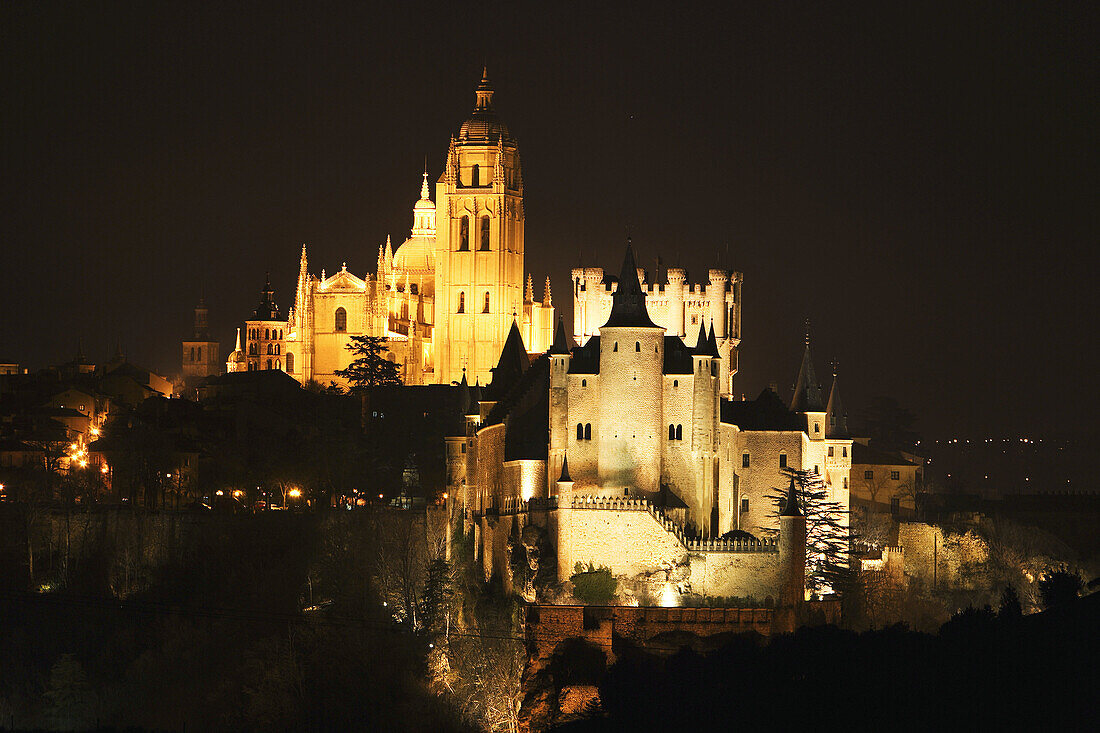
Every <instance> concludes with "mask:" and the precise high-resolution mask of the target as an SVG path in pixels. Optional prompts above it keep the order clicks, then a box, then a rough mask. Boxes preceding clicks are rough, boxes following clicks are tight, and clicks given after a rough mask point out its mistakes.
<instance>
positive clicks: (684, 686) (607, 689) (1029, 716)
mask: <svg viewBox="0 0 1100 733" xmlns="http://www.w3.org/2000/svg"><path fill="white" fill-rule="evenodd" d="M1098 639H1100V594H1094V595H1091V596H1088V597H1085V598H1081V599H1074V600H1073V601H1072V602H1069V603H1066V604H1064V605H1059V606H1056V607H1054V608H1051V609H1049V610H1047V611H1045V612H1043V613H1040V614H1034V615H1032V616H1020V615H1019V610H1018V606H1016V607H1013V606H1012V604H1011V603H1009V604H1007V605H1006V607H1005V608H1002V609H1001V611H1000V612H995V611H992V610H990V609H988V608H986V609H983V610H974V609H969V610H967V611H964V612H962V613H960V614H957V615H956V616H955V617H954V618H953V619H952V620H951V621H949V622H948V623H946V624H945V625H944V626H943V627H942V628H941V630H940V632H939V633H938V634H936V635H932V634H924V633H918V632H914V631H910V630H908V629H907V628H906V627H905V626H904V625H897V626H893V627H891V628H888V629H885V630H881V631H865V632H863V633H856V632H853V631H845V630H842V629H838V628H836V627H833V626H825V627H818V628H804V629H800V630H799V631H798V632H796V633H794V634H791V635H787V636H780V637H776V638H775V639H773V640H772V641H771V642H770V643H766V642H764V641H763V640H762V639H761V638H760V637H758V636H739V637H734V638H730V639H728V640H726V642H725V643H722V644H721V645H720V646H719V648H717V649H714V648H713V646H712V649H711V650H710V651H703V652H701V653H700V652H697V651H692V650H691V649H685V650H682V651H678V652H675V653H670V652H668V651H661V650H660V648H659V645H658V648H657V649H653V648H651V649H648V650H647V649H640V648H637V647H632V646H629V645H623V646H622V648H621V649H617V650H616V655H617V657H618V659H617V661H616V663H615V664H613V665H611V666H610V667H608V668H604V666H603V662H604V660H603V655H602V653H601V652H599V651H598V650H595V649H593V648H591V647H589V648H587V649H585V648H580V647H578V646H577V645H576V644H574V645H572V646H571V647H570V648H569V652H568V656H569V657H570V658H569V659H565V658H562V659H556V660H554V663H553V664H552V665H551V668H552V669H555V668H556V669H557V670H558V674H560V675H561V679H559V680H558V681H557V682H558V684H559V685H596V686H597V687H598V690H599V696H600V701H601V705H600V706H599V708H596V707H595V706H590V709H589V710H587V711H583V712H581V713H580V715H578V716H576V717H578V718H580V719H577V720H574V721H573V722H570V723H566V724H564V725H561V726H559V727H558V728H557V730H561V731H562V732H563V733H565V732H566V731H570V732H572V733H581V732H583V731H596V730H600V731H603V730H615V731H641V730H689V729H690V730H720V729H729V728H730V727H731V726H732V727H735V728H740V729H746V728H747V729H758V728H768V729H774V728H776V727H778V728H779V729H788V728H794V729H806V730H813V729H821V728H824V729H827V730H832V729H838V728H845V729H852V730H893V729H899V730H912V729H915V728H918V727H919V728H922V729H942V730H959V729H973V730H996V729H1003V730H1020V729H1027V728H1031V727H1037V726H1040V725H1041V726H1044V728H1045V727H1047V726H1065V727H1068V729H1071V730H1073V729H1081V728H1082V727H1091V726H1092V725H1094V724H1095V719H1096V714H1097V712H1098V702H1097V697H1096V690H1097V689H1098V687H1097V683H1098V682H1100V675H1098V672H1097V652H1098V651H1100V645H1098V643H1097V642H1098ZM1090 721H1091V722H1090ZM964 726H965V728H964Z"/></svg>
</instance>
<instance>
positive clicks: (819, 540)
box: [766, 468, 849, 595]
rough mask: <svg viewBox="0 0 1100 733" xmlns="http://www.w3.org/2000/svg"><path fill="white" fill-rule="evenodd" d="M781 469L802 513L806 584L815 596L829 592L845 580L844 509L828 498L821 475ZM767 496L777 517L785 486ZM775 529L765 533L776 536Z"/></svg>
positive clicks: (784, 498)
mask: <svg viewBox="0 0 1100 733" xmlns="http://www.w3.org/2000/svg"><path fill="white" fill-rule="evenodd" d="M781 470H782V473H783V475H785V476H787V477H788V478H790V479H793V480H794V484H795V490H796V492H797V494H798V501H799V502H800V503H801V504H802V513H803V514H804V515H805V516H806V587H807V588H808V589H809V590H810V592H811V593H814V594H815V595H820V594H823V593H832V592H834V591H835V590H836V589H837V588H838V584H840V583H842V582H847V569H848V542H849V535H848V526H847V522H846V521H845V520H846V519H847V515H848V512H847V511H846V510H845V509H844V507H843V505H841V503H840V502H838V501H833V500H831V499H829V490H828V488H827V487H826V486H825V481H824V480H823V479H822V478H821V474H818V473H814V472H813V471H799V470H797V469H793V468H784V469H781ZM768 498H769V499H771V500H772V501H773V502H774V504H775V513H776V516H777V517H778V515H779V512H780V511H782V510H783V507H784V506H785V505H786V502H787V489H786V488H778V487H777V488H775V489H773V490H772V493H770V494H769V495H768ZM776 524H778V521H777V522H776ZM778 531H779V530H776V529H772V530H766V533H767V534H771V535H776V534H777V533H778Z"/></svg>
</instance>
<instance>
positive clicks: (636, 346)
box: [634, 341, 642, 352]
mask: <svg viewBox="0 0 1100 733" xmlns="http://www.w3.org/2000/svg"><path fill="white" fill-rule="evenodd" d="M634 350H635V351H637V352H641V350H642V342H641V341H635V342H634Z"/></svg>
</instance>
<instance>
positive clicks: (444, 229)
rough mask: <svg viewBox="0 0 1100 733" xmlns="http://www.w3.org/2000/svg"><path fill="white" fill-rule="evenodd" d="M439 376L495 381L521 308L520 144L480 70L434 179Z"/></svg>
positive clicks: (441, 378)
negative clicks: (468, 107)
mask: <svg viewBox="0 0 1100 733" xmlns="http://www.w3.org/2000/svg"><path fill="white" fill-rule="evenodd" d="M435 219H436V221H435V223H436V244H435V247H436V249H435V255H436V256H435V261H436V267H437V270H438V274H437V279H436V283H437V291H436V311H435V312H436V319H435V320H436V323H435V334H434V340H435V343H436V344H437V347H436V355H435V366H436V370H435V381H436V382H439V383H442V384H449V383H451V382H456V381H458V379H459V378H460V377H461V376H462V373H463V369H464V368H465V369H466V374H467V377H468V378H469V377H473V378H474V379H475V380H482V381H486V382H488V381H490V370H491V368H492V367H493V365H494V364H495V363H496V359H497V356H498V355H499V354H500V350H501V347H502V346H503V344H504V341H505V338H506V337H507V335H508V329H509V328H510V326H511V324H512V321H513V319H514V318H515V317H517V316H522V314H523V252H524V248H523V222H524V211H523V178H522V175H521V172H520V158H519V148H518V147H517V146H516V141H515V138H513V137H512V135H511V133H510V132H509V131H508V128H507V126H505V124H504V123H503V122H501V121H500V119H499V117H498V116H497V113H496V110H495V109H494V107H493V88H492V86H491V85H490V84H489V79H488V76H487V75H486V74H484V73H483V75H482V78H481V82H480V83H479V84H478V86H477V91H476V103H475V106H474V111H473V114H472V115H471V116H470V118H469V119H467V120H466V121H465V122H463V123H462V126H461V127H460V128H459V131H458V137H457V138H452V139H451V144H450V148H449V150H448V152H447V162H446V165H445V167H444V170H443V175H442V176H441V177H440V179H439V181H438V183H437V184H436V217H435Z"/></svg>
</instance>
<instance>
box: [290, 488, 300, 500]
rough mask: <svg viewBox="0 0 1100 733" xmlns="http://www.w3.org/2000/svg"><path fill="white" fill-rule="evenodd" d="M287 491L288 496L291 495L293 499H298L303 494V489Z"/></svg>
mask: <svg viewBox="0 0 1100 733" xmlns="http://www.w3.org/2000/svg"><path fill="white" fill-rule="evenodd" d="M286 493H287V496H289V497H290V498H291V499H297V498H298V497H300V496H301V495H302V490H301V489H291V490H290V491H288V492H286Z"/></svg>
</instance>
